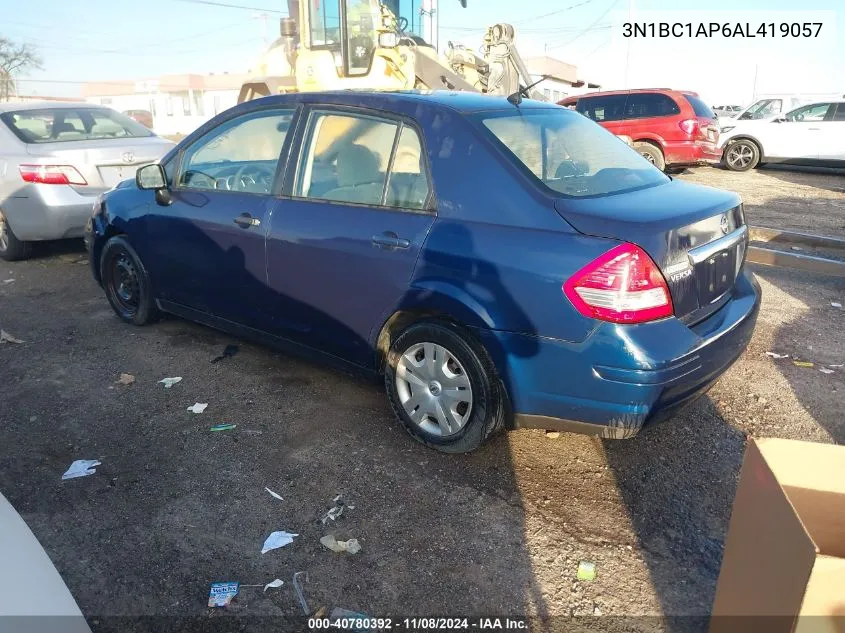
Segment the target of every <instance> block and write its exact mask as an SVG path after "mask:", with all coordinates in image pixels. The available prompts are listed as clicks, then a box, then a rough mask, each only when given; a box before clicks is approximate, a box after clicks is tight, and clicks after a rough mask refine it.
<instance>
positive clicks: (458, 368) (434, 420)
mask: <svg viewBox="0 0 845 633" xmlns="http://www.w3.org/2000/svg"><path fill="white" fill-rule="evenodd" d="M384 384H385V389H386V390H387V396H388V398H389V400H390V404H391V406H392V407H393V411H394V413H395V414H396V417H397V418H399V421H400V422H401V423H402V426H403V427H404V428H405V430H406V431H407V432H408V433H409V434H410V435H411V437H413V438H414V439H415V440H417V441H418V442H421V443H423V444H425V445H426V446H429V447H430V448H434V449H436V450H438V451H442V452H444V453H468V452H470V451H473V450H475V449H476V448H478V447H479V446H481V445H482V444H483V443H484V442H486V441H487V440H488V439H489V438H490V437H492V436H493V435H494V434H495V433H496V432H498V431H500V430H502V429H503V428H504V425H505V411H506V407H505V400H504V397H503V393H502V387H501V385H500V382H499V380H498V378H497V376H496V370H495V368H494V366H493V362H492V360H491V359H490V356H489V355H488V354H487V351H486V350H485V349H484V347H483V346H482V345H481V344H480V343H479V342H477V341H475V340H474V339H473V338H472V337H471V336H470V335H469V334H468V333H467V332H466V331H464V330H463V329H462V328H460V327H458V326H456V325H453V324H451V323H446V322H440V321H436V322H433V321H425V322H420V323H416V324H414V325H411V326H410V327H408V328H407V329H406V330H405V331H403V332H402V333H401V334H400V335H399V336H398V337H397V338H396V340H394V341H393V343H392V344H391V346H390V350H389V351H388V354H387V363H386V366H385V371H384ZM417 403H419V404H417ZM437 412H439V414H440V415H435V414H436V413H437ZM412 416H413V417H412ZM441 416H442V417H441ZM438 418H440V419H441V422H438ZM444 420H445V421H444ZM444 429H445V432H444Z"/></svg>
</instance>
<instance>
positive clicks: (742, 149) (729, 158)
mask: <svg viewBox="0 0 845 633" xmlns="http://www.w3.org/2000/svg"><path fill="white" fill-rule="evenodd" d="M759 162H760V148H759V147H757V144H756V143H754V142H753V141H746V140H741V141H736V142H734V143H731V144H730V145H728V146H727V148H725V167H727V168H728V169H730V170H731V171H748V170H749V169H751V168H753V167H755V166H756V165H757V163H759Z"/></svg>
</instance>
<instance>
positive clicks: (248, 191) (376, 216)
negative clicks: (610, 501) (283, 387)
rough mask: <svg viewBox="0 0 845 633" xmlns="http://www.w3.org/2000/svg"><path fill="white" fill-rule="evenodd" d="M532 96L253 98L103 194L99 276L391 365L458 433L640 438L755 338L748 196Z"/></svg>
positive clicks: (361, 363)
mask: <svg viewBox="0 0 845 633" xmlns="http://www.w3.org/2000/svg"><path fill="white" fill-rule="evenodd" d="M516 101H519V100H518V99H513V100H512V101H508V100H507V99H504V98H497V97H492V96H485V95H475V94H467V93H449V92H443V93H433V94H424V93H416V92H406V93H359V92H337V93H310V94H292V95H280V96H273V97H267V98H264V99H260V100H257V101H250V102H248V103H244V104H241V105H239V106H237V107H235V108H232V109H231V110H228V111H227V112H224V113H222V114H220V115H219V116H217V117H215V118H214V119H212V120H211V121H209V122H208V123H207V124H205V125H204V126H202V127H201V128H200V129H198V130H197V131H195V132H194V133H193V134H191V135H190V136H189V137H187V138H186V139H184V140H183V141H182V142H181V143H180V144H179V145H178V146H177V147H175V148H174V149H173V150H172V151H171V152H170V153H169V154H167V155H166V156H165V157H164V158H163V159H162V160H161V162H160V164H155V165H149V166H146V167H144V168H142V169H141V170H139V171H138V174H137V177H136V179H135V181H124V182H122V183H121V184H120V185H119V186H117V187H116V188H115V189H113V190H111V191H109V192H108V193H106V194H104V195H103V196H102V198H101V199H100V200H99V201H98V203H97V204H96V205H95V209H94V215H93V218H92V220H91V222H90V223H89V232H88V236H87V243H88V245H89V250H90V256H91V266H92V271H93V274H94V277H95V278H96V280H97V281H98V282H99V283H100V284H101V285H102V287H103V288H104V290H105V293H106V296H107V297H108V300H109V302H110V303H111V305H112V307H113V308H114V311H115V312H116V313H117V314H118V315H119V316H120V317H121V318H122V319H123V320H125V321H127V322H128V323H132V324H135V325H143V324H146V323H149V322H151V321H153V320H155V318H156V317H157V316H158V315H159V314H160V313H162V312H167V313H170V314H175V315H178V316H181V317H184V318H186V319H190V320H193V321H197V322H199V323H203V324H206V325H208V326H211V327H215V328H219V329H221V330H225V331H227V332H230V333H233V334H235V335H238V336H243V337H246V338H251V339H254V340H257V341H260V342H265V343H267V344H268V345H272V346H275V347H281V348H283V349H286V350H291V351H294V352H297V353H301V354H305V355H308V356H311V357H317V358H319V359H321V360H323V361H325V362H327V363H329V364H331V365H334V366H336V367H339V368H341V369H344V370H350V369H351V370H354V371H360V372H366V373H369V374H372V375H374V376H381V375H383V377H384V384H385V388H386V391H387V396H388V398H389V400H390V403H391V405H392V407H393V409H394V411H395V412H396V416H397V417H398V419H399V421H400V422H401V423H402V425H403V426H404V427H405V429H407V430H408V432H409V433H410V434H411V435H412V436H413V437H414V438H416V439H417V440H419V441H421V442H423V443H425V444H427V445H428V446H431V447H433V448H436V449H439V450H442V451H447V452H464V451H470V450H472V449H474V448H476V447H478V446H479V445H480V444H482V443H483V442H484V441H485V440H487V439H488V438H489V437H491V436H492V435H493V434H494V433H496V432H497V431H499V430H501V429H505V428H519V427H535V428H544V429H559V430H565V431H575V432H579V433H588V434H593V435H598V436H601V437H605V438H628V437H632V436H634V435H636V433H637V432H638V431H639V430H640V429H641V428H642V427H643V426H644V425H645V424H647V423H650V422H652V421H654V420H657V419H659V418H663V417H666V416H667V415H668V414H669V413H671V412H672V411H673V410H675V409H676V408H677V407H679V406H680V405H683V404H685V403H687V402H689V401H691V400H692V399H694V398H695V397H696V396H698V395H700V394H702V393H703V392H704V391H706V390H707V389H708V388H709V387H710V386H711V385H712V384H713V382H714V381H715V380H716V379H717V378H718V377H719V376H720V375H721V374H722V373H723V372H724V371H725V370H726V369H727V368H728V367H729V366H730V365H731V363H733V362H734V361H735V360H736V359H737V357H738V356H739V355H740V354H741V353H742V351H743V350H744V349H745V347H746V346H747V344H748V341H749V339H750V338H751V335H752V332H753V329H754V324H755V321H756V318H757V313H758V310H759V305H760V289H759V286H758V285H757V283H756V281H755V280H754V278H753V276H752V274H751V273H750V272H749V271H748V270H747V269H746V267H745V265H744V264H745V253H746V246H747V243H748V227H747V226H746V224H745V219H744V215H743V208H742V204H741V201H740V199H739V197H738V196H737V195H736V194H734V193H730V192H726V191H720V190H717V189H711V188H706V187H700V186H696V185H692V184H687V183H683V182H680V181H676V180H672V179H671V178H669V177H667V176H665V175H664V174H663V173H661V172H660V171H658V170H657V169H655V168H654V167H653V166H651V165H650V164H649V163H648V162H647V161H645V160H644V159H643V158H642V157H641V156H639V154H637V152H635V151H634V150H632V149H631V148H630V147H628V146H627V145H625V143H623V142H622V141H621V140H619V139H618V138H616V137H614V136H613V135H612V134H610V133H609V132H607V131H605V130H603V129H602V128H601V127H600V126H598V125H597V124H595V123H594V122H592V121H590V120H589V119H587V118H585V117H583V116H581V115H580V114H578V113H576V112H572V111H569V110H567V109H565V108H560V107H557V106H553V105H549V104H545V103H538V102H532V101H529V100H523V101H521V102H519V103H516Z"/></svg>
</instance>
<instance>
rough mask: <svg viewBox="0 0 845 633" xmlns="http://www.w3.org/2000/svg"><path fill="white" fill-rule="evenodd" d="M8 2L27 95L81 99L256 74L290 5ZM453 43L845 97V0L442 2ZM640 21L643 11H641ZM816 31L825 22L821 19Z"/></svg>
mask: <svg viewBox="0 0 845 633" xmlns="http://www.w3.org/2000/svg"><path fill="white" fill-rule="evenodd" d="M218 1H219V2H222V3H224V4H232V5H241V6H246V7H247V8H239V7H223V6H213V5H210V4H203V3H201V2H198V0H145V1H144V2H142V3H138V2H114V1H113V0H78V1H77V2H75V3H68V2H66V0H40V1H39V2H38V3H37V7H38V10H37V12H36V11H24V10H21V4H20V2H19V0H0V16H3V17H2V19H0V35H3V36H5V37H7V38H11V39H13V40H15V41H26V42H29V43H31V44H32V45H33V46H35V47H36V48H37V49H38V51H39V53H40V55H41V57H42V58H43V69H42V70H39V71H33V72H30V73H28V75H27V76H25V77H22V78H21V79H20V81H19V90H20V92H21V93H22V94H33V93H34V94H40V95H56V96H71V95H75V94H78V91H79V87H80V85H81V83H82V82H85V81H94V80H97V81H103V80H137V79H143V78H150V77H156V76H159V75H162V74H165V73H182V72H194V73H208V72H216V73H219V72H224V71H228V72H245V71H246V70H248V69H249V68H250V67H251V66H253V65H254V64H255V61H256V60H257V58H258V56H259V55H260V53H261V51H262V50H263V49H264V46H265V34H266V36H267V37H269V38H270V39H271V40H272V39H274V38H275V36H276V34H277V33H278V18H280V17H282V16H283V15H285V14H286V7H287V2H285V1H284V0H218ZM439 5H440V6H439V9H438V10H439V19H440V44H441V45H442V46H445V44H446V42H447V41H448V40H453V41H456V42H461V43H464V44H466V45H469V46H471V47H473V48H477V47H478V46H479V44H480V42H481V36H482V34H483V32H484V29H485V27H487V26H489V25H492V24H495V23H497V22H510V23H511V24H513V25H514V27H515V28H516V33H517V36H516V44H517V48H518V49H519V51H520V52H521V54H522V55H523V57H530V56H533V55H542V54H546V55H549V56H552V57H556V58H558V59H560V60H562V61H565V62H568V63H570V64H574V65H576V66H577V67H578V74H579V78H581V79H586V80H588V81H591V82H596V83H600V84H601V85H602V86H603V87H604V88H608V89H611V88H625V87H629V88H635V87H671V88H677V89H687V90H695V91H696V92H698V93H699V94H701V95H702V96H703V97H704V98H705V100H706V101H708V102H709V103H711V104H713V105H717V104H721V103H723V102H724V103H725V104H728V103H730V104H737V105H745V104H747V103H749V102H750V101H751V99H752V97H753V96H755V95H757V96H760V95H764V94H771V93H814V94H827V93H839V94H845V31H842V32H840V31H839V30H838V29H837V27H840V25H841V27H840V28H841V29H845V2H842V1H841V0H804V1H803V2H801V3H800V10H795V7H796V6H799V3H797V2H795V0H766V1H765V2H763V1H761V0H758V1H753V0H705V1H704V2H701V0H697V1H696V2H691V1H686V0H674V1H673V0H531V1H529V0H521V1H516V0H468V7H467V8H466V9H463V8H461V5H460V3H459V2H458V0H439ZM629 16H630V17H629ZM629 19H633V20H635V21H637V22H654V21H668V22H682V23H686V22H691V23H693V24H697V23H698V22H706V23H709V22H720V23H721V22H729V23H735V22H737V21H740V22H742V23H743V24H744V23H746V22H749V23H751V24H754V26H755V28H756V26H758V25H759V24H760V23H769V22H773V21H774V22H775V23H776V25H777V26H779V25H780V23H781V22H788V23H793V22H808V21H810V22H816V21H821V22H822V24H823V26H822V33H821V34H820V37H818V38H795V39H792V38H790V39H781V38H777V39H772V38H766V39H762V38H755V39H753V40H752V39H743V38H730V39H726V38H723V37H718V38H712V39H710V38H707V39H705V38H697V39H691V38H683V39H677V38H671V39H662V40H661V39H654V38H651V39H639V40H625V39H624V38H622V36H621V34H622V22H623V21H627V20H629ZM813 28H814V29H815V27H813Z"/></svg>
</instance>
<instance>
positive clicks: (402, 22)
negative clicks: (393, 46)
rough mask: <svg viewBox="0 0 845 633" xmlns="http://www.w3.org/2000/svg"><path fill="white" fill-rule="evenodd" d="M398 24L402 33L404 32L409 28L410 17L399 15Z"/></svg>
mask: <svg viewBox="0 0 845 633" xmlns="http://www.w3.org/2000/svg"><path fill="white" fill-rule="evenodd" d="M396 26H397V28H398V29H399V32H400V33H404V32H405V29H407V28H408V18H404V17H401V16H400V17H398V18H396Z"/></svg>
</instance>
